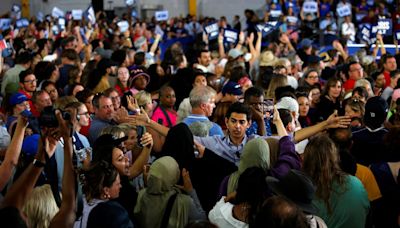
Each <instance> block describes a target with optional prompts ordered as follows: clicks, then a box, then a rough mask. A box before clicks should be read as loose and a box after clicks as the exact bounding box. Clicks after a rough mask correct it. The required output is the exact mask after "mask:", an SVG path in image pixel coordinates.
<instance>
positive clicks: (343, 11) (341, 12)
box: [336, 5, 351, 17]
mask: <svg viewBox="0 0 400 228" xmlns="http://www.w3.org/2000/svg"><path fill="white" fill-rule="evenodd" d="M336 12H337V14H338V16H339V17H345V16H350V15H351V9H350V7H349V6H348V5H344V6H342V7H339V8H337V9H336Z"/></svg>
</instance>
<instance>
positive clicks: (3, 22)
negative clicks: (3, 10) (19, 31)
mask: <svg viewBox="0 0 400 228" xmlns="http://www.w3.org/2000/svg"><path fill="white" fill-rule="evenodd" d="M10 26H11V18H0V29H1V30H2V31H4V30H7V29H9V28H10Z"/></svg>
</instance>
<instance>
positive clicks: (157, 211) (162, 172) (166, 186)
mask: <svg viewBox="0 0 400 228" xmlns="http://www.w3.org/2000/svg"><path fill="white" fill-rule="evenodd" d="M179 174H180V171H179V166H178V163H177V162H176V161H175V159H173V158H172V157H170V156H164V157H161V158H159V159H157V160H156V161H155V162H154V163H153V164H152V165H151V166H150V171H149V176H148V179H147V186H148V187H147V188H145V189H142V190H141V191H140V192H139V196H138V200H137V203H136V206H135V211H134V214H135V218H136V219H137V221H138V223H139V225H140V227H144V228H147V227H160V226H161V221H162V218H163V216H164V213H165V209H166V206H167V202H168V200H169V198H170V197H171V196H172V195H174V194H176V193H177V194H178V195H177V196H176V199H175V202H174V204H173V206H172V209H171V210H172V211H171V214H170V219H169V221H168V227H178V228H181V227H182V228H183V227H184V226H185V225H186V224H187V223H188V216H189V207H190V202H191V199H190V197H189V196H188V195H184V194H182V193H180V191H179V189H178V188H176V187H175V184H176V183H177V182H178V180H179Z"/></svg>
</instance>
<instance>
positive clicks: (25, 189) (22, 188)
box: [1, 138, 56, 211]
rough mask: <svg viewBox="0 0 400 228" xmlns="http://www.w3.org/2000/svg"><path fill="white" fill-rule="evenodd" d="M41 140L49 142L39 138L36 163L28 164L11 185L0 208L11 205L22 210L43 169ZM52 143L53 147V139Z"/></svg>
mask: <svg viewBox="0 0 400 228" xmlns="http://www.w3.org/2000/svg"><path fill="white" fill-rule="evenodd" d="M43 141H45V142H46V144H47V145H48V144H49V141H48V139H46V138H45V139H39V148H38V152H37V154H36V155H35V160H34V162H35V164H36V165H34V163H31V164H29V165H28V167H27V168H26V169H25V171H24V172H23V173H22V175H21V176H20V177H19V178H18V179H17V181H16V182H15V183H14V184H13V185H12V186H11V188H10V189H9V190H8V192H7V194H6V196H5V197H4V200H3V203H2V205H1V207H2V208H5V207H12V208H15V209H17V210H19V211H21V210H22V207H23V206H24V204H25V202H26V201H27V199H28V197H29V195H30V194H31V192H32V190H33V187H34V186H35V184H36V181H37V179H38V178H39V175H40V174H41V173H42V171H43V167H44V164H45V163H46V159H45V153H46V152H45V149H44V147H43ZM53 144H54V145H53V146H54V148H55V145H56V144H55V140H54V143H53Z"/></svg>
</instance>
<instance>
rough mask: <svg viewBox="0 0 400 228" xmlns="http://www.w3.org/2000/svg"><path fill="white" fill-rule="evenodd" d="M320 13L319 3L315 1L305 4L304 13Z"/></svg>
mask: <svg viewBox="0 0 400 228" xmlns="http://www.w3.org/2000/svg"><path fill="white" fill-rule="evenodd" d="M317 11H318V3H317V2H314V1H308V2H304V3H303V12H305V13H315V12H317Z"/></svg>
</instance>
